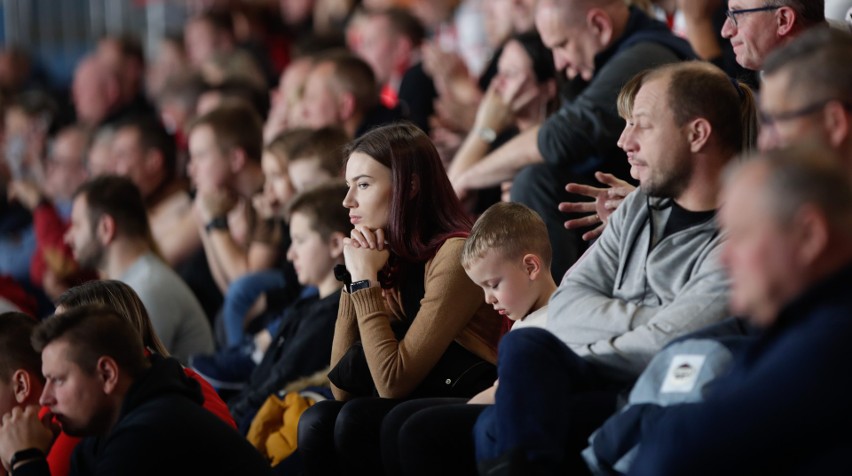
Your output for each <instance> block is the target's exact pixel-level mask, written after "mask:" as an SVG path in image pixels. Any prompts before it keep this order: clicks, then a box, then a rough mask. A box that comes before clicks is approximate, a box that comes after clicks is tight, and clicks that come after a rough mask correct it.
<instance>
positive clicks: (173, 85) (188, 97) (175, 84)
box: [156, 73, 207, 111]
mask: <svg viewBox="0 0 852 476" xmlns="http://www.w3.org/2000/svg"><path fill="white" fill-rule="evenodd" d="M206 88H207V84H206V83H205V82H204V79H203V78H202V77H201V75H199V74H197V73H185V74H174V75H172V76H170V77H169V78H168V79H167V80H166V82H165V84H164V85H163V88H162V89H161V90H160V94H159V95H158V96H157V98H156V100H157V102H158V103H159V104H162V103H164V102H167V101H174V102H179V103H180V104H181V105H182V106H183V107H184V108H185V109H186V110H188V111H195V106H196V105H197V104H198V98H199V96H201V93H203V92H204V91H205V89H206Z"/></svg>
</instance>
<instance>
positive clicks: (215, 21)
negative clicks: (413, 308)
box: [190, 10, 234, 36]
mask: <svg viewBox="0 0 852 476" xmlns="http://www.w3.org/2000/svg"><path fill="white" fill-rule="evenodd" d="M190 21H200V22H204V23H207V24H208V25H210V26H211V27H212V28H213V29H214V30H216V31H218V32H220V33H225V34H228V35H231V36H233V35H234V19H233V17H232V16H231V14H230V13H228V12H227V11H219V10H207V11H205V12H203V13H201V14H199V15H198V16H196V17H195V18H193V19H191V20H190Z"/></svg>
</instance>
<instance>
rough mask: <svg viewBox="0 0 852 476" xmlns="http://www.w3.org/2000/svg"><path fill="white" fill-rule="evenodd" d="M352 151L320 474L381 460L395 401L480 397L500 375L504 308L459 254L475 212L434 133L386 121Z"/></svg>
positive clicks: (311, 449)
mask: <svg viewBox="0 0 852 476" xmlns="http://www.w3.org/2000/svg"><path fill="white" fill-rule="evenodd" d="M346 157H347V159H346V181H347V183H348V186H349V192H348V193H347V195H346V198H345V200H344V201H343V205H344V206H345V207H346V208H348V209H349V216H350V219H351V221H352V224H353V225H354V227H353V230H352V232H351V235H350V237H349V238H348V239H347V240H346V243H345V246H344V257H345V261H346V271H347V272H346V273H341V274H343V275H345V274H348V276H346V277H345V278H344V282H345V283H348V284H344V292H343V293H342V295H341V300H340V308H339V311H338V320H337V326H336V329H335V336H334V345H333V348H332V356H331V365H332V372H331V373H330V374H329V377H330V379H331V382H332V384H333V386H332V390H333V392H334V395H335V398H336V399H337V400H335V401H328V402H322V403H320V404H318V405H316V406H314V407H312V408H311V409H309V410H308V411H307V412H305V414H303V415H302V420H301V422H300V425H299V448H300V451H301V453H302V455H303V456H304V458H305V463H306V469H307V470H308V473H309V474H339V473H353V474H356V473H357V474H364V473H365V472H368V473H374V472H380V464H381V463H380V461H381V458H380V452H379V441H378V440H379V430H380V426H381V422H382V418H383V417H384V415H385V414H386V413H387V412H388V411H390V410H391V409H392V408H393V406H394V405H396V404H397V403H398V402H400V401H402V400H403V399H407V398H413V397H436V396H452V397H470V396H473V395H474V394H475V393H477V392H478V391H480V390H482V389H484V388H486V387H488V386H489V385H491V383H492V382H493V378H494V375H495V374H494V366H493V364H494V362H495V359H496V344H497V339H498V338H499V330H500V322H501V319H500V317H499V316H498V314H497V313H496V312H495V311H494V310H493V309H492V308H491V306H489V305H488V304H486V303H485V301H484V299H483V294H482V290H481V289H480V288H479V287H478V286H477V285H476V284H474V283H473V282H472V281H471V280H470V279H469V278H468V277H467V275H466V274H465V272H464V270H463V268H462V266H461V263H460V261H459V256H460V254H461V249H462V246H463V244H464V238H465V237H466V236H467V233H468V232H469V230H470V227H471V225H472V222H471V219H470V217H468V216H467V215H466V214H465V212H464V210H463V209H462V206H461V204H460V202H459V201H458V199H457V197H456V195H455V193H454V192H453V189H452V187H451V185H450V182H449V180H448V178H447V175H446V172H445V171H444V168H443V165H442V164H441V160H440V158H439V157H438V153H437V151H436V150H435V147H434V145H433V144H432V142H431V141H430V140H429V138H428V137H427V136H426V135H425V134H424V133H423V132H422V131H420V129H417V128H416V127H414V126H413V125H409V124H401V125H392V126H386V127H382V128H378V129H375V130H373V131H371V132H369V133H368V134H366V135H364V136H363V137H361V138H360V139H357V140H356V141H354V142H353V143H351V144H350V145H349V147H348V148H347V150H346ZM354 397H372V398H354Z"/></svg>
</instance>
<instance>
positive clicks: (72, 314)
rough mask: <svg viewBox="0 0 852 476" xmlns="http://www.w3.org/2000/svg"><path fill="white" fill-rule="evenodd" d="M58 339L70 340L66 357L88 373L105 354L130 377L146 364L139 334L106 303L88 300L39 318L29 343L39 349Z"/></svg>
mask: <svg viewBox="0 0 852 476" xmlns="http://www.w3.org/2000/svg"><path fill="white" fill-rule="evenodd" d="M58 340H62V341H65V342H67V343H68V344H69V348H70V352H69V354H68V358H69V359H70V360H71V361H72V362H74V363H75V364H77V365H78V366H79V367H80V369H81V370H82V371H83V372H86V373H87V374H89V375H91V374H93V373H94V372H95V369H96V367H97V362H98V359H100V358H101V357H104V356H109V357H111V358H112V359H113V360H115V362H116V363H117V364H118V366H119V368H120V369H122V371H126V372H127V373H128V374H129V375H130V376H131V377H132V378H136V377H138V376H140V375H141V374H142V372H143V371H144V370H145V369H146V368H147V367H148V362H147V360H146V358H145V350H144V348H143V347H142V337H141V336H140V335H139V333H138V332H136V330H135V329H133V327H132V326H131V325H130V322H129V320H128V319H126V318H124V317H122V316H120V315H119V314H118V312H117V311H116V310H114V309H112V308H109V307H106V306H99V305H92V304H87V305H83V306H79V307H75V308H73V309H69V310H68V311H67V312H64V313H62V314H57V315H55V316H53V317H50V318H49V319H46V320H44V321H42V323H41V324H39V326H38V327H37V328H36V329H35V332H34V333H33V336H32V345H33V347H34V348H35V349H36V351H38V352H42V351H43V350H44V348H45V347H47V346H48V345H49V344H50V343H52V342H55V341H58Z"/></svg>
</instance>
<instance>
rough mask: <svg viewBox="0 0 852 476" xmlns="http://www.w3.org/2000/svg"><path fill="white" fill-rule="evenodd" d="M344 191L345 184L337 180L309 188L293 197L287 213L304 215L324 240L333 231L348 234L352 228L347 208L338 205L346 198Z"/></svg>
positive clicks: (345, 189)
mask: <svg viewBox="0 0 852 476" xmlns="http://www.w3.org/2000/svg"><path fill="white" fill-rule="evenodd" d="M346 192H347V188H346V184H344V183H343V182H341V181H338V180H335V181H333V182H327V183H324V184H320V185H317V186H316V187H313V188H309V189H308V190H305V191H304V192H302V193H300V194H298V195H296V196H295V197H294V198H293V201H292V202H290V206H289V208H288V209H287V215H288V216H291V217H292V216H293V214H294V213H301V214H302V215H305V216H306V217H307V218H308V220H309V221H310V226H311V229H312V230H314V231H315V232H317V233H319V235H320V236H321V237H322V238H323V239H324V240H327V239H328V238H329V237H330V236H331V234H332V233H334V232H338V233H342V234H344V235H348V234H349V231H350V230H351V229H352V224H351V223H350V222H349V210H347V209H346V208H345V207H343V206H341V205H340V204H341V202H343V199H344V198H346Z"/></svg>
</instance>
